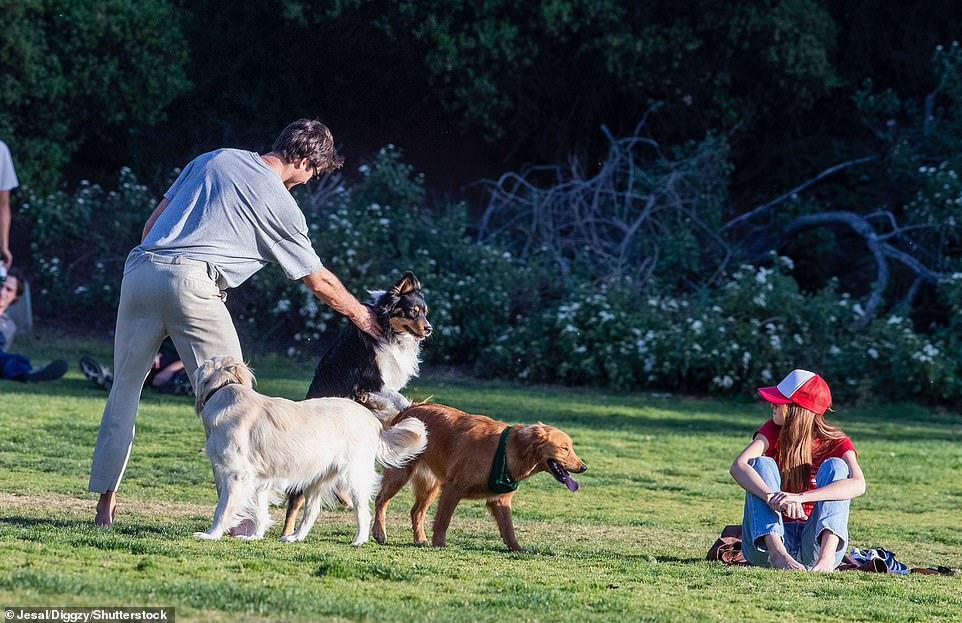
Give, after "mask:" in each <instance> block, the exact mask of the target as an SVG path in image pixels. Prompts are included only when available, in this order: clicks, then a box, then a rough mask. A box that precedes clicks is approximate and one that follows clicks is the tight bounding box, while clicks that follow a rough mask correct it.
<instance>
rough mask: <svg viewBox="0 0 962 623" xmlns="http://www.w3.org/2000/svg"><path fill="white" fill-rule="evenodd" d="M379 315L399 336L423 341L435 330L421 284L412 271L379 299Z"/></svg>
mask: <svg viewBox="0 0 962 623" xmlns="http://www.w3.org/2000/svg"><path fill="white" fill-rule="evenodd" d="M377 314H378V318H381V319H382V322H386V323H387V325H388V328H389V329H390V330H391V331H392V332H394V333H395V334H398V335H410V336H412V337H413V338H415V339H417V340H423V339H424V338H426V337H428V336H429V335H431V332H432V331H433V330H434V328H433V327H432V326H431V323H430V322H428V305H427V303H425V302H424V296H423V295H422V294H421V282H420V281H418V278H417V277H415V276H414V273H412V272H410V271H408V272H406V273H404V276H402V277H401V278H400V279H399V280H398V281H397V283H395V284H394V285H393V286H391V289H389V290H388V291H387V292H385V293H383V294H381V296H380V297H378V300H377Z"/></svg>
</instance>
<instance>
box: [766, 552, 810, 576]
mask: <svg viewBox="0 0 962 623" xmlns="http://www.w3.org/2000/svg"><path fill="white" fill-rule="evenodd" d="M768 562H770V563H771V564H772V567H774V568H776V569H781V570H782V571H806V569H805V565H803V564H802V563H800V562H798V561H797V560H795V559H794V558H792V556H791V555H790V554H789V553H788V552H771V553H769V554H768Z"/></svg>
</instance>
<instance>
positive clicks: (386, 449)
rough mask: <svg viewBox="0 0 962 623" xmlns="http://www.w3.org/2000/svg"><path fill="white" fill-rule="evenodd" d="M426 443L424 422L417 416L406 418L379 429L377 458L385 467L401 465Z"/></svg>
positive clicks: (426, 436)
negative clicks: (379, 438)
mask: <svg viewBox="0 0 962 623" xmlns="http://www.w3.org/2000/svg"><path fill="white" fill-rule="evenodd" d="M427 445H428V431H427V429H426V428H425V427H424V422H422V421H421V420H419V419H417V418H408V419H406V420H403V421H401V422H400V423H398V424H395V425H394V426H390V427H388V428H385V429H382V430H381V440H380V443H379V444H378V449H377V460H378V463H380V464H381V465H384V466H385V467H403V466H404V464H405V463H407V462H408V461H410V460H411V459H413V458H414V457H416V456H417V455H419V454H421V453H422V452H424V448H426V447H427Z"/></svg>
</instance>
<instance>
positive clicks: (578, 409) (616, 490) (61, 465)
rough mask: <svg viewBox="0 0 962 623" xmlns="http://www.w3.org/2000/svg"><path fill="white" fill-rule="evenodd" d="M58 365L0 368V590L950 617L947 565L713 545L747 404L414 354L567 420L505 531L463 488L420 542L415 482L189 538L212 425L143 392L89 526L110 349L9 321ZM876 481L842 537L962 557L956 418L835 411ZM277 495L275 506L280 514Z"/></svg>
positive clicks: (223, 610) (734, 513)
mask: <svg viewBox="0 0 962 623" xmlns="http://www.w3.org/2000/svg"><path fill="white" fill-rule="evenodd" d="M18 347H19V348H20V349H22V350H24V351H26V352H29V353H31V354H34V355H35V359H36V361H38V362H39V363H43V362H44V361H46V360H47V359H49V358H50V357H52V356H53V355H54V354H55V353H57V352H60V353H66V354H67V355H68V357H69V359H70V360H71V364H72V366H73V370H72V371H71V373H70V374H68V376H67V377H66V378H64V379H62V380H61V381H57V382H54V383H47V384H40V385H29V386H27V385H21V384H16V383H12V382H8V381H0V392H2V399H0V431H2V432H0V604H3V605H17V606H26V605H46V606H63V605H75V606H121V605H130V606H173V607H175V608H176V614H177V618H178V620H180V621H357V620H372V621H379V622H380V621H445V622H449V621H505V620H510V621H516V622H521V621H551V622H562V621H775V620H778V621H782V622H792V621H799V622H806V623H807V622H811V621H830V620H831V621H838V620H845V621H874V622H878V621H960V620H962V614H960V613H962V576H956V577H943V576H923V575H909V576H897V575H878V574H868V573H861V572H845V573H836V574H832V575H827V576H826V575H815V574H806V573H785V572H776V571H772V570H767V569H758V568H752V569H749V568H737V567H726V566H724V565H722V564H720V563H714V562H712V563H710V562H706V561H705V559H704V557H705V552H706V551H707V549H708V547H709V545H710V544H711V543H712V541H714V539H715V538H716V537H717V535H718V533H719V532H720V530H721V528H722V527H723V526H724V525H725V524H729V523H738V522H740V519H741V508H742V499H743V498H742V492H741V489H739V487H738V485H736V484H735V483H734V481H732V479H731V478H730V477H729V475H728V466H729V465H730V463H731V460H732V458H733V457H734V456H735V454H737V452H738V451H739V450H741V448H742V447H744V445H745V444H746V443H747V442H748V440H749V438H750V435H751V433H752V431H753V430H755V428H756V427H757V426H759V425H760V424H761V423H762V422H763V421H764V419H765V418H766V417H767V414H768V409H767V408H766V407H765V406H764V404H763V403H760V402H755V403H751V402H744V403H735V402H731V403H727V402H719V401H710V400H689V399H676V398H663V399H656V398H651V397H648V396H646V395H644V394H635V395H626V394H614V393H604V392H597V391H583V390H570V389H563V388H545V387H523V386H517V385H511V384H505V383H488V382H480V381H474V380H469V379H445V378H441V377H437V376H435V377H434V378H432V375H431V374H425V375H424V377H423V378H422V379H421V380H419V381H417V382H416V383H415V384H414V385H413V386H412V387H411V388H410V391H409V392H408V393H409V395H410V396H411V397H414V398H423V397H425V396H428V395H432V394H433V396H434V400H435V401H436V402H442V403H446V404H450V405H453V406H457V407H459V408H461V409H464V410H466V411H471V412H476V413H485V414H487V415H490V416H492V417H495V418H498V419H501V420H504V421H506V422H511V423H517V422H521V423H533V422H536V421H543V422H545V423H548V424H552V425H555V426H558V427H560V428H563V429H564V430H566V431H567V432H569V433H570V434H571V435H572V437H573V438H574V440H575V447H576V450H577V452H578V454H579V455H580V456H581V457H582V458H583V459H584V460H585V461H586V462H587V463H588V465H589V470H588V472H586V473H585V474H583V475H581V476H580V477H578V480H579V481H580V483H581V489H580V490H579V491H577V492H576V493H571V492H569V491H568V490H567V489H565V487H564V486H562V485H560V484H559V483H557V482H556V481H555V480H554V479H552V478H551V477H550V476H548V475H546V474H542V475H539V476H537V477H535V478H534V479H532V480H530V481H527V482H525V483H523V484H522V485H521V488H520V490H519V492H518V494H517V495H516V496H515V524H516V527H517V531H518V538H519V540H520V542H521V544H522V545H523V546H525V547H527V548H530V551H529V552H528V553H521V554H512V553H509V552H507V551H506V549H505V548H504V546H503V544H502V543H501V540H500V538H499V536H498V531H497V526H496V525H495V523H494V521H493V520H492V519H491V518H490V517H488V516H487V513H486V511H485V509H484V507H483V505H482V504H481V503H480V502H471V501H466V502H464V503H462V505H461V506H460V507H459V508H458V511H457V513H456V514H455V517H454V521H453V523H452V527H451V529H450V531H449V532H448V543H449V545H448V547H447V548H445V549H440V550H435V549H432V548H425V547H415V546H413V545H412V544H411V533H410V527H409V521H408V518H407V513H408V510H409V508H410V502H411V497H410V494H409V492H408V491H407V490H405V491H403V492H402V494H401V495H399V496H398V497H397V498H395V500H394V502H393V504H392V506H391V507H390V513H389V518H388V519H389V522H388V531H389V542H388V544H387V545H385V546H380V545H377V544H375V543H373V542H371V543H368V544H366V545H364V546H362V547H360V548H352V547H350V546H349V545H348V542H349V541H350V539H351V537H352V535H353V527H352V521H353V516H352V514H350V513H349V512H347V511H343V510H334V511H330V512H328V513H325V514H324V515H322V517H321V519H320V520H319V521H318V523H317V526H316V527H315V528H314V531H313V532H312V533H311V535H310V536H309V537H308V539H307V541H305V542H304V543H291V544H288V543H280V542H279V541H278V540H277V539H276V537H277V536H278V534H279V526H275V527H274V528H273V529H272V530H271V532H269V535H268V536H269V537H270V538H268V539H265V540H264V541H260V542H245V541H240V540H235V539H229V538H225V539H222V540H221V541H217V542H207V541H199V540H196V539H193V538H191V536H190V535H191V533H193V532H194V531H197V530H205V529H206V528H207V527H208V526H209V523H210V519H211V515H212V511H213V507H214V503H215V500H216V495H215V491H214V486H213V481H212V477H211V470H210V464H209V463H208V462H207V460H206V458H205V456H204V454H203V453H202V451H201V447H202V445H203V443H204V439H203V429H202V427H201V425H200V422H199V421H198V420H197V418H196V417H195V416H194V414H193V409H192V403H191V401H190V399H188V398H185V397H165V396H161V395H158V394H155V393H149V392H148V393H146V394H145V396H144V400H143V402H142V408H141V411H140V415H139V418H138V428H137V439H136V441H135V443H134V449H133V453H132V457H131V460H130V463H129V466H128V470H127V476H126V480H125V481H124V483H123V486H122V488H121V491H120V496H121V497H120V506H119V508H118V511H117V518H116V519H117V525H116V527H114V528H113V529H104V528H97V527H95V526H94V525H93V523H92V518H93V507H94V503H95V496H94V495H93V494H90V493H88V492H87V491H86V486H87V477H88V473H89V467H90V456H91V452H92V448H93V444H94V441H95V438H96V434H97V426H98V424H99V420H100V414H101V410H102V408H103V403H104V399H105V394H104V393H103V392H102V391H101V390H99V389H98V388H96V387H94V386H93V385H92V384H90V383H88V382H87V381H86V380H85V379H83V378H82V376H81V375H80V373H79V371H78V370H77V368H76V360H77V358H78V357H79V355H80V354H82V353H84V352H91V353H93V354H95V355H98V356H101V357H104V360H105V361H108V360H109V359H108V355H109V345H107V344H101V343H96V342H88V343H84V342H78V341H72V340H67V339H53V340H51V339H49V337H48V339H43V340H41V339H40V338H36V337H33V338H29V337H28V338H23V339H21V338H18ZM252 363H253V365H254V367H255V370H256V371H257V373H258V375H259V379H260V385H259V387H260V389H261V391H263V392H264V393H267V394H271V395H283V396H288V397H292V398H299V397H300V396H301V395H302V394H303V392H304V391H305V388H306V387H307V384H308V382H309V380H310V375H311V372H312V366H311V365H310V364H305V365H303V366H293V365H291V364H290V363H285V362H283V361H280V360H276V359H272V358H260V359H258V358H255V359H254V360H253V362H252ZM837 411H838V412H837V414H836V415H835V418H834V421H835V422H836V423H837V424H839V425H840V426H842V427H843V428H844V429H845V431H846V432H847V433H848V434H849V435H850V436H851V437H852V438H853V440H854V442H855V445H856V447H857V448H858V450H859V452H860V461H861V463H862V466H863V469H864V471H865V475H866V479H867V481H868V491H867V493H866V495H865V496H864V497H861V498H859V499H857V500H855V502H854V503H853V510H852V518H851V526H850V528H851V539H852V544H853V545H857V546H860V547H885V548H887V549H890V550H892V551H894V552H896V554H897V556H898V558H899V559H900V560H901V561H903V562H905V563H906V564H908V565H909V566H921V567H928V566H934V565H946V566H950V567H954V568H959V567H962V530H960V529H959V514H960V511H962V417H960V416H959V414H958V413H954V412H948V411H944V410H939V409H934V408H923V407H919V406H915V405H886V406H883V407H878V408H872V409H856V408H850V407H848V406H846V405H840V406H839V407H838V408H837ZM282 513H283V511H282V509H281V508H277V509H275V513H274V514H275V518H276V519H278V520H279V519H280V518H281V517H282Z"/></svg>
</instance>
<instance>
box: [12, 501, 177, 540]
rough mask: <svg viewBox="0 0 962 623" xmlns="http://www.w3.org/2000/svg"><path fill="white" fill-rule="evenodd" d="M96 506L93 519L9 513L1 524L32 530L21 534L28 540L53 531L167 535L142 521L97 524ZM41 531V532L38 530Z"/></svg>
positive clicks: (14, 528)
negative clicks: (108, 525)
mask: <svg viewBox="0 0 962 623" xmlns="http://www.w3.org/2000/svg"><path fill="white" fill-rule="evenodd" d="M93 514H94V507H93V505H91V507H90V515H91V519H89V520H87V519H63V518H58V517H25V516H23V515H8V516H5V517H0V526H3V527H6V528H9V529H12V530H18V529H22V530H31V531H32V532H31V533H30V534H26V535H19V536H18V538H21V539H23V540H28V541H39V540H42V539H43V537H44V534H49V532H51V531H69V532H71V533H74V534H79V533H86V534H96V535H102V536H105V537H107V536H111V535H117V536H123V537H141V536H146V535H155V536H159V535H165V534H168V533H169V531H168V530H165V529H163V528H160V527H157V526H153V525H149V524H140V523H130V524H125V525H115V526H113V527H109V528H108V527H106V526H97V525H94V522H93ZM38 531H39V532H38Z"/></svg>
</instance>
